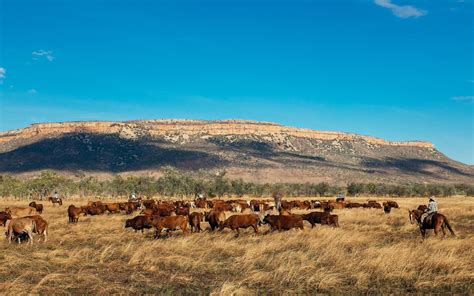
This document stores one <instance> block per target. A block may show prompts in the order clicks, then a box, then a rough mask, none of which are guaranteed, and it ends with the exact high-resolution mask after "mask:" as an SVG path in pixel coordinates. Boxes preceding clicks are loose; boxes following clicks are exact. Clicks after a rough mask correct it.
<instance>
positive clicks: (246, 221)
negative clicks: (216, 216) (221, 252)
mask: <svg viewBox="0 0 474 296" xmlns="http://www.w3.org/2000/svg"><path fill="white" fill-rule="evenodd" d="M257 224H258V216H257V215H254V214H250V215H233V216H230V217H229V218H227V219H226V220H225V221H224V222H222V223H221V224H220V225H219V230H221V231H222V230H223V229H224V228H226V227H227V228H230V229H231V230H235V231H237V236H238V235H239V234H240V232H239V229H240V228H248V227H252V228H253V230H254V231H255V233H258V226H257Z"/></svg>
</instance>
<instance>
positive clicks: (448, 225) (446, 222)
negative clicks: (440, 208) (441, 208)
mask: <svg viewBox="0 0 474 296" xmlns="http://www.w3.org/2000/svg"><path fill="white" fill-rule="evenodd" d="M444 224H445V225H446V227H448V230H449V232H451V234H452V235H454V236H456V234H455V233H454V231H453V229H452V228H451V225H450V224H449V221H448V218H446V217H444Z"/></svg>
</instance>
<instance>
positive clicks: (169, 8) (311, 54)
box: [0, 0, 474, 164]
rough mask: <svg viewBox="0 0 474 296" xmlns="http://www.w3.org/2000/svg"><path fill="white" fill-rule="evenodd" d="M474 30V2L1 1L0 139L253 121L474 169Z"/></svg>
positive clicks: (413, 0) (248, 0)
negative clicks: (125, 124)
mask: <svg viewBox="0 0 474 296" xmlns="http://www.w3.org/2000/svg"><path fill="white" fill-rule="evenodd" d="M473 28H474V26H473V1H472V0H464V1H459V0H437V1H428V0H406V1H405V0H391V1H389V0H375V1H371V0H352V1H349V0H345V1H342V0H340V1H338V0H321V1H299V0H291V1H290V0H287V1H259V0H255V1H250V0H241V1H233V0H219V1H218V0H215V1H204V0H203V1H191V0H188V1H98V0H94V1H86V0H82V1H67V0H62V1H59V0H56V1H40V0H35V1H24V0H0V50H1V54H0V88H1V90H0V100H1V105H0V130H10V129H15V128H21V127H25V126H26V125H28V124H31V123H35V122H55V121H70V120H130V119H148V118H193V119H226V118H240V119H252V120H262V121H273V122H277V123H281V124H285V125H291V126H296V127H305V128H312V129H319V130H340V131H347V132H354V133H359V134H366V135H372V136H377V137H381V138H385V139H388V140H428V141H431V142H433V143H434V144H435V146H436V147H437V148H438V149H439V150H440V151H442V152H443V153H445V154H447V155H448V156H449V157H452V158H454V159H456V160H459V161H462V162H465V163H469V164H473V163H474V136H473V134H474V131H473V125H474V119H473V118H474V117H473V110H474V103H473V101H474V92H473V87H474V75H473V68H474V65H473V43H474V37H473V36H474V32H473V30H474V29H473Z"/></svg>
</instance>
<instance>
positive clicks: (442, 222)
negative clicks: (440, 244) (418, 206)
mask: <svg viewBox="0 0 474 296" xmlns="http://www.w3.org/2000/svg"><path fill="white" fill-rule="evenodd" d="M423 213H424V212H423V211H420V210H411V211H410V210H408V214H409V217H410V223H411V224H414V223H415V221H416V222H417V224H418V226H419V227H420V232H421V236H422V237H423V239H424V238H425V236H426V230H427V229H433V230H434V233H435V235H438V232H439V230H440V229H441V231H442V232H443V237H445V236H446V231H445V227H447V228H448V230H449V231H450V232H451V234H452V235H453V236H456V234H454V231H453V229H452V228H451V225H449V222H448V218H446V216H444V215H443V214H440V213H434V214H433V215H432V216H431V219H430V221H429V223H427V222H426V219H425V220H424V221H421V216H422V215H423Z"/></svg>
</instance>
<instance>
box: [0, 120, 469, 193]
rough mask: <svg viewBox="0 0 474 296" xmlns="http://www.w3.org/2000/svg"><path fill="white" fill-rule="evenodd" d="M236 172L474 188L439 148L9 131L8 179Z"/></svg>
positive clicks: (207, 126)
mask: <svg viewBox="0 0 474 296" xmlns="http://www.w3.org/2000/svg"><path fill="white" fill-rule="evenodd" d="M168 165H170V166H174V167H177V168H179V169H182V170H184V171H190V172H196V171H199V170H201V171H202V170H204V171H207V172H214V171H216V172H217V171H222V170H226V171H227V173H228V176H229V177H231V178H243V179H244V180H248V181H254V182H299V183H300V182H321V181H326V182H330V183H335V184H345V183H347V182H351V181H355V182H386V183H407V182H429V183H452V182H461V183H474V167H473V166H469V165H466V164H463V163H460V162H457V161H454V160H452V159H450V158H448V157H446V156H445V155H443V154H442V153H441V152H439V151H438V150H436V149H435V148H434V146H433V145H432V144H431V143H429V142H420V141H410V142H389V141H385V140H382V139H379V138H374V137H369V136H362V135H356V134H350V133H343V132H325V131H315V130H309V129H300V128H292V127H285V126H281V125H278V124H274V123H266V122H254V121H241V120H223V121H197V120H143V121H126V122H64V123H43V124H34V125H31V126H28V127H26V128H24V129H18V130H12V131H7V132H3V133H0V173H12V174H24V173H34V172H38V171H41V170H44V169H52V170H57V171H60V172H63V173H66V174H67V173H76V172H85V173H86V174H99V173H100V174H106V175H107V174H115V173H133V174H140V175H143V174H159V172H160V168H162V167H163V166H168Z"/></svg>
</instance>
